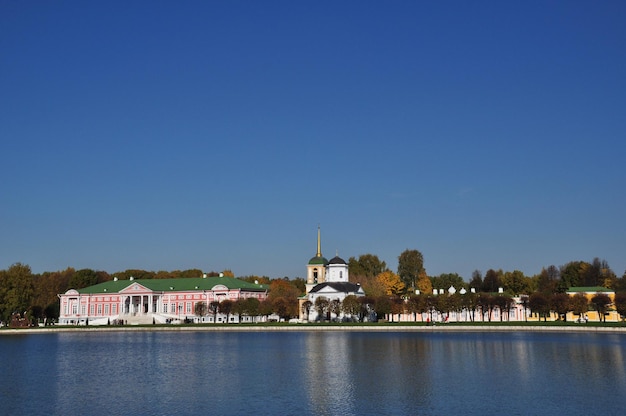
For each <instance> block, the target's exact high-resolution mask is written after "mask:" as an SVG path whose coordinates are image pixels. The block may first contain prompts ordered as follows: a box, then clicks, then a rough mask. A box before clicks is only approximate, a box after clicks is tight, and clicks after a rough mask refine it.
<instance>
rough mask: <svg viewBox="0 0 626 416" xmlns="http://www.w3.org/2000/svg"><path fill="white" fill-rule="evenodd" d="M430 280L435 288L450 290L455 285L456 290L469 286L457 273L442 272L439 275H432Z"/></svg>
mask: <svg viewBox="0 0 626 416" xmlns="http://www.w3.org/2000/svg"><path fill="white" fill-rule="evenodd" d="M430 282H431V283H432V286H433V288H434V289H445V290H448V289H450V287H454V288H455V289H456V290H461V289H462V288H465V289H466V288H467V283H465V281H463V278H462V277H461V276H459V275H458V274H457V273H442V274H440V275H439V276H433V277H431V278H430Z"/></svg>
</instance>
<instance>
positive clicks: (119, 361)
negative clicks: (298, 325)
mask: <svg viewBox="0 0 626 416" xmlns="http://www.w3.org/2000/svg"><path fill="white" fill-rule="evenodd" d="M625 347H626V335H621V334H620V335H605V334H549V333H546V334H544V333H538V334H532V333H522V334H515V333H485V334H483V333H367V332H363V333H358V332H352V333H339V332H319V333H308V332H295V333H294V332H289V333H288V332H278V333H276V332H275V333H265V332H260V333H256V332H250V333H213V332H197V333H193V332H192V333H152V332H118V333H67V334H48V335H44V334H41V335H34V336H7V337H2V338H0V357H3V359H2V360H0V373H1V374H2V375H3V377H2V378H0V394H1V399H2V412H3V414H8V415H21V414H28V415H65V414H90V415H96V416H99V415H106V416H115V415H127V414H153V415H171V414H185V415H201V414H202V415H204V414H220V415H241V414H272V413H275V414H298V415H337V414H341V415H370V414H371V415H374V414H376V415H378V414H413V415H447V414H469V415H483V414H496V413H510V414H522V415H523V414H568V415H584V414H593V413H597V412H596V410H597V409H598V407H597V406H598V405H599V404H601V405H600V406H601V408H602V411H603V412H604V413H608V414H620V413H621V411H622V410H623V408H624V407H626V397H624V396H623V395H621V393H620V392H622V391H626V373H625V372H626V370H625V364H626V363H625V362H624V351H625ZM33 392H34V393H33Z"/></svg>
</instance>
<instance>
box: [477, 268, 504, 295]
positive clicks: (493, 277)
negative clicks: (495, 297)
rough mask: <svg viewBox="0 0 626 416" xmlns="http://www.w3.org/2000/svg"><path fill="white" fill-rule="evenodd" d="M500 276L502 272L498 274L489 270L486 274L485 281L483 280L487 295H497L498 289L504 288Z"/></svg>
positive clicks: (484, 290) (483, 289) (483, 288)
mask: <svg viewBox="0 0 626 416" xmlns="http://www.w3.org/2000/svg"><path fill="white" fill-rule="evenodd" d="M500 274H501V272H497V271H495V270H493V269H489V270H487V273H485V279H484V280H483V285H482V288H481V289H482V291H483V292H487V293H496V292H498V289H499V288H500V287H501V286H502V283H501V282H500Z"/></svg>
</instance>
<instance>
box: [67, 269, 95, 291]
mask: <svg viewBox="0 0 626 416" xmlns="http://www.w3.org/2000/svg"><path fill="white" fill-rule="evenodd" d="M97 283H98V273H97V272H96V271H95V270H91V269H81V270H78V271H77V272H76V273H74V274H73V275H72V277H71V278H70V282H69V286H70V288H72V289H82V288H84V287H89V286H93V285H95V284H97Z"/></svg>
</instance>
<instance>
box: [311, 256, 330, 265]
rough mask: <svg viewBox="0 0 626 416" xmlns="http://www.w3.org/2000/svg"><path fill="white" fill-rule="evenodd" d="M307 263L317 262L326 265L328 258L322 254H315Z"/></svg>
mask: <svg viewBox="0 0 626 416" xmlns="http://www.w3.org/2000/svg"><path fill="white" fill-rule="evenodd" d="M309 264H319V265H321V266H326V265H327V264H328V260H326V258H325V257H324V256H315V257H313V258H312V259H311V260H309Z"/></svg>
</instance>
